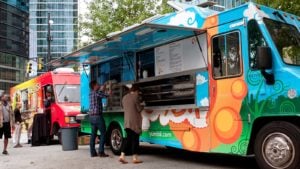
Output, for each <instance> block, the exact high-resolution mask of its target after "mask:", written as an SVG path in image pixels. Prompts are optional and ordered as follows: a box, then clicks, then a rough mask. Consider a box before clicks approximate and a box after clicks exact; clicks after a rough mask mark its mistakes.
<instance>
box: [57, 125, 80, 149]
mask: <svg viewBox="0 0 300 169" xmlns="http://www.w3.org/2000/svg"><path fill="white" fill-rule="evenodd" d="M61 144H62V149H63V151H70V150H78V127H65V128H61Z"/></svg>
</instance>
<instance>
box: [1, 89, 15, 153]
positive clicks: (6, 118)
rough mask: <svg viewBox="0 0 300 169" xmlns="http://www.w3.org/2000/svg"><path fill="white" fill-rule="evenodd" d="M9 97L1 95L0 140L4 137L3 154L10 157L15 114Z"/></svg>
mask: <svg viewBox="0 0 300 169" xmlns="http://www.w3.org/2000/svg"><path fill="white" fill-rule="evenodd" d="M8 100H9V96H8V95H4V93H3V94H1V95H0V139H2V136H3V135H4V147H3V152H2V154H4V155H8V152H7V145H8V139H9V138H11V129H12V128H14V114H13V112H12V107H11V105H10V104H9V102H8Z"/></svg>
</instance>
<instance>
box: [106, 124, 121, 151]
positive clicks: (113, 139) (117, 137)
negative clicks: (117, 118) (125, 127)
mask: <svg viewBox="0 0 300 169" xmlns="http://www.w3.org/2000/svg"><path fill="white" fill-rule="evenodd" d="M109 138H110V142H109V143H110V148H111V151H112V152H113V153H114V154H115V155H119V154H121V148H122V146H123V144H124V138H123V136H122V131H121V128H120V126H118V125H115V126H112V128H111V130H110V137H109Z"/></svg>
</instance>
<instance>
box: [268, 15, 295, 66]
mask: <svg viewBox="0 0 300 169" xmlns="http://www.w3.org/2000/svg"><path fill="white" fill-rule="evenodd" d="M264 22H265V24H266V26H267V28H268V30H269V32H270V34H271V37H272V39H273V41H274V43H275V45H276V47H277V49H278V52H279V54H280V55H281V57H282V59H283V61H284V62H285V63H287V64H291V65H300V33H299V31H298V30H297V28H296V27H295V26H293V25H289V24H286V23H282V22H278V21H274V20H270V19H267V18H265V19H264Z"/></svg>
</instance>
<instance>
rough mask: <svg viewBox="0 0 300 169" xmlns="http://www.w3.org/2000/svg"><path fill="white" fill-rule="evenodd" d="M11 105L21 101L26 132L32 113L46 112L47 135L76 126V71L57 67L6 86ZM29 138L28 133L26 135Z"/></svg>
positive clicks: (77, 92)
mask: <svg viewBox="0 0 300 169" xmlns="http://www.w3.org/2000/svg"><path fill="white" fill-rule="evenodd" d="M10 94H11V98H12V106H13V108H14V107H15V106H16V105H17V104H20V105H21V114H22V117H23V119H25V120H24V123H25V127H26V129H27V130H28V133H29V135H30V133H31V129H32V123H33V117H34V115H35V114H37V113H41V114H42V113H45V114H47V118H48V119H49V121H50V123H51V124H50V131H49V132H50V133H49V136H53V135H58V136H59V135H60V129H61V128H65V127H79V126H80V124H79V123H78V122H77V121H76V115H78V114H79V113H80V75H79V73H76V72H74V71H73V70H72V69H69V68H59V69H56V70H54V71H50V72H47V73H44V74H42V75H40V76H38V77H36V78H33V79H31V80H28V81H26V82H24V83H21V84H19V85H17V86H15V87H13V88H11V90H10ZM28 137H29V138H28V139H30V136H28Z"/></svg>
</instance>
